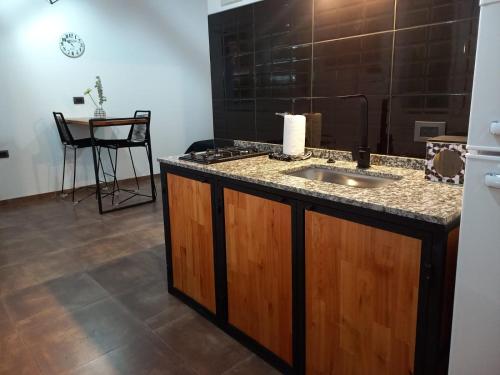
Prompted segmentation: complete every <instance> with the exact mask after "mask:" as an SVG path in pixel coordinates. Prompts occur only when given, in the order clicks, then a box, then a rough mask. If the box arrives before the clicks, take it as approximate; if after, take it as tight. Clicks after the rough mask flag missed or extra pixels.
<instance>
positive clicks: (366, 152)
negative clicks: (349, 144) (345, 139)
mask: <svg viewBox="0 0 500 375" xmlns="http://www.w3.org/2000/svg"><path fill="white" fill-rule="evenodd" d="M339 98H340V99H344V100H347V99H359V100H360V101H361V108H360V111H359V113H360V115H361V118H360V129H361V144H360V145H359V146H358V152H357V154H358V156H357V162H358V168H362V169H367V168H370V147H368V99H367V97H366V95H363V94H356V95H343V96H339ZM352 159H353V160H356V156H355V152H354V151H353V152H352Z"/></svg>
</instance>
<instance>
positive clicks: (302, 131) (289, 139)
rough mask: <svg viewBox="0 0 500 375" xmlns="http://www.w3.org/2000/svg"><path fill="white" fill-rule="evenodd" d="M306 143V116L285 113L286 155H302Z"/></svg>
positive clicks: (284, 147)
mask: <svg viewBox="0 0 500 375" xmlns="http://www.w3.org/2000/svg"><path fill="white" fill-rule="evenodd" d="M305 144H306V117H305V116H302V115H296V116H294V115H285V125H284V126H283V153H284V154H285V155H292V156H297V155H302V154H304V147H305Z"/></svg>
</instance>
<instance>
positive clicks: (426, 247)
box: [160, 162, 460, 375]
mask: <svg viewBox="0 0 500 375" xmlns="http://www.w3.org/2000/svg"><path fill="white" fill-rule="evenodd" d="M160 164H161V183H162V200H163V210H164V228H165V246H166V266H167V281H168V292H169V293H170V294H172V295H174V296H176V297H177V298H179V299H180V300H181V301H183V302H184V303H186V304H187V305H189V306H190V307H191V308H193V309H194V310H196V311H197V312H198V313H200V314H201V315H202V316H204V317H205V318H207V319H208V320H210V321H211V322H212V323H214V324H215V325H217V326H218V327H219V328H220V329H222V330H223V331H225V332H226V333H228V334H229V335H230V336H232V337H233V338H235V339H236V340H237V341H239V342H240V343H242V344H243V345H244V346H246V347H247V348H249V349H250V350H252V351H253V352H254V353H256V354H257V355H259V356H260V357H261V358H263V359H264V360H266V361H267V362H268V363H270V364H271V365H273V366H274V367H275V368H277V369H278V370H280V371H282V372H283V373H287V374H304V373H305V358H306V354H305V353H306V348H305V333H306V332H305V331H306V324H305V322H306V320H305V244H304V241H305V239H304V237H305V235H304V232H305V230H304V213H305V210H312V211H316V212H319V213H324V214H327V215H330V216H334V217H337V218H341V219H346V220H349V221H352V222H356V223H359V224H364V225H369V226H371V227H375V228H379V229H383V230H387V231H390V232H394V233H399V234H402V235H406V236H409V237H413V238H417V239H420V240H421V241H422V250H421V263H420V284H419V291H418V316H417V330H416V349H415V363H414V374H416V375H423V374H425V375H431V374H438V373H441V372H442V373H445V372H446V371H447V366H448V357H449V344H450V337H449V336H450V334H449V333H450V332H449V331H451V312H452V305H453V289H454V288H453V285H454V284H453V283H452V284H451V286H450V285H449V283H448V281H447V279H446V278H447V277H449V275H447V272H449V271H448V270H447V263H448V262H449V260H448V259H446V254H447V246H448V241H449V234H450V233H451V231H453V230H454V229H457V228H458V227H459V224H460V220H459V219H456V220H455V221H453V222H452V223H449V224H448V225H441V224H434V223H430V222H425V221H421V220H417V219H412V218H408V217H402V216H398V215H395V214H391V213H385V212H379V211H374V210H371V209H365V208H361V207H356V206H351V205H348V204H343V203H337V202H332V201H327V200H324V199H319V198H315V197H312V196H307V195H303V194H298V193H293V192H290V191H285V190H279V189H275V188H271V187H268V186H263V185H259V184H254V183H248V182H244V181H239V180H236V179H231V178H226V177H221V176H218V175H215V174H211V173H205V172H201V171H197V170H192V169H189V168H184V167H179V166H176V165H171V164H167V163H164V162H160ZM167 173H169V174H174V175H177V176H181V177H186V178H189V179H193V180H197V181H201V182H203V183H208V184H210V185H211V194H212V197H211V198H212V212H213V215H212V223H213V232H214V233H213V241H214V267H215V287H216V314H214V313H212V312H211V311H209V310H208V309H207V308H205V307H204V306H202V305H201V304H199V303H198V302H196V301H195V300H194V299H192V298H191V297H189V296H188V295H186V294H185V293H183V292H182V291H180V290H179V289H177V288H175V287H174V284H173V273H172V252H171V243H170V241H171V238H170V220H169V204H168V189H167V183H166V176H167ZM224 187H227V188H230V189H233V190H237V191H241V192H244V193H247V194H251V195H254V196H258V197H263V198H266V199H270V200H274V201H277V202H280V203H286V204H288V205H290V206H291V209H292V288H293V290H292V301H293V302H292V337H293V339H292V348H293V366H290V365H289V364H288V363H286V362H285V361H283V360H282V359H281V358H279V357H278V356H277V355H275V354H274V353H272V352H271V351H269V350H268V349H267V348H265V347H263V346H262V345H261V344H259V343H258V342H256V341H255V340H254V339H252V338H250V337H249V336H247V335H246V334H245V333H243V332H241V331H240V330H239V329H237V328H235V327H233V326H232V325H231V324H229V322H228V299H227V274H226V271H227V270H226V253H225V234H224V199H223V188H224ZM455 256H456V254H455ZM454 262H456V259H451V263H454ZM454 270H455V268H454V267H452V272H453V275H452V280H453V281H454ZM447 283H448V285H447ZM445 288H448V290H447V291H446V293H445ZM445 294H448V295H445ZM450 294H451V297H450V296H449V295H450ZM445 304H448V306H445ZM443 311H446V314H443ZM443 332H445V333H444V335H443ZM443 338H444V341H443Z"/></svg>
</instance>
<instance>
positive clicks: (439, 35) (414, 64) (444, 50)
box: [393, 20, 477, 94]
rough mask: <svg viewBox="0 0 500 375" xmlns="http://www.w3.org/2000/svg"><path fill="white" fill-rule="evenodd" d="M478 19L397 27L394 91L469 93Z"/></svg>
mask: <svg viewBox="0 0 500 375" xmlns="http://www.w3.org/2000/svg"><path fill="white" fill-rule="evenodd" d="M476 39H477V20H469V21H460V22H455V23H445V24H439V25H433V26H423V27H419V28H412V29H406V30H400V31H396V39H395V49H394V79H393V94H415V93H419V94H424V93H470V92H471V90H472V80H473V75H474V56H475V53H476V51H475V41H476Z"/></svg>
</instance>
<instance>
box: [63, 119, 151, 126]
mask: <svg viewBox="0 0 500 375" xmlns="http://www.w3.org/2000/svg"><path fill="white" fill-rule="evenodd" d="M90 120H94V121H95V123H94V126H120V125H135V124H145V123H146V122H147V118H145V117H137V118H135V117H125V118H109V119H96V118H91V117H74V118H67V119H66V123H67V124H68V125H81V126H89V125H90Z"/></svg>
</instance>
